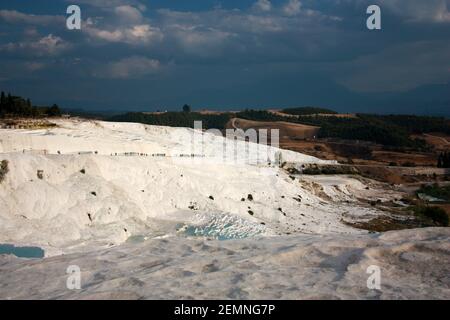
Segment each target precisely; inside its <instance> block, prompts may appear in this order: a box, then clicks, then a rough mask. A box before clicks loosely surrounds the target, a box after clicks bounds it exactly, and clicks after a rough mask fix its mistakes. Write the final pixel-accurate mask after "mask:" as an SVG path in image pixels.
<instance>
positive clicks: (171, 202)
mask: <svg viewBox="0 0 450 320" xmlns="http://www.w3.org/2000/svg"><path fill="white" fill-rule="evenodd" d="M56 124H57V125H58V127H55V128H51V129H45V130H10V129H4V130H0V150H1V151H3V153H0V160H8V163H9V172H8V174H7V175H6V177H5V179H4V181H3V182H2V183H1V184H0V243H13V244H16V245H37V246H40V247H42V248H43V249H45V252H46V255H47V256H53V255H56V254H60V253H68V252H74V251H87V250H93V249H97V248H99V247H109V246H112V245H118V244H122V243H124V242H125V241H127V240H128V239H130V238H131V239H133V238H135V237H143V238H153V237H160V236H167V235H182V236H184V235H188V236H199V235H200V236H208V237H212V238H219V239H220V238H222V239H223V238H243V237H248V236H258V235H264V236H274V235H281V234H295V233H303V234H304V233H307V234H336V233H338V234H345V233H352V234H358V233H363V232H364V231H362V230H357V229H354V228H352V227H350V226H349V225H348V224H347V223H345V222H346V221H347V222H351V221H354V220H365V219H368V218H370V217H374V216H377V215H380V214H382V213H381V212H379V211H377V210H376V209H373V208H367V207H364V206H363V205H361V204H359V203H358V201H357V200H356V199H357V198H368V197H378V195H377V192H376V191H375V190H370V192H368V191H367V190H366V186H365V185H364V184H363V183H361V182H359V181H357V180H355V179H352V178H346V177H336V178H335V180H334V181H333V183H332V184H330V183H328V184H322V183H321V182H320V180H317V181H318V182H315V181H314V179H313V180H311V178H309V179H308V180H303V179H301V178H295V179H293V177H290V176H288V175H287V174H286V173H285V172H283V171H281V170H279V169H278V168H276V167H273V166H268V165H267V158H266V159H265V160H263V159H264V158H261V157H260V159H259V160H261V161H262V162H261V163H260V164H258V165H256V164H245V163H234V162H233V161H222V158H221V159H218V158H217V154H218V153H219V149H220V148H221V147H222V146H223V142H224V138H222V137H218V136H214V135H212V134H205V137H204V141H203V143H202V144H203V148H202V150H203V151H204V153H203V155H204V156H205V157H202V158H199V159H195V158H194V159H192V158H190V157H189V158H186V157H177V156H172V157H171V156H168V155H170V154H173V155H179V154H182V153H183V152H185V153H188V154H190V150H189V140H190V135H191V134H192V132H193V131H192V130H190V129H185V128H181V129H175V128H166V127H154V126H146V125H141V124H128V123H109V122H97V121H76V120H57V121H56ZM183 140H184V142H186V143H181V142H180V141H183ZM183 148H184V149H183ZM267 149H268V152H267V154H269V156H270V157H273V156H274V154H275V152H279V149H276V148H271V147H267ZM24 150H25V152H24ZM43 150H45V151H46V152H43ZM174 150H175V151H174ZM83 151H91V152H94V153H92V154H81V155H80V154H79V153H80V152H83ZM133 152H136V153H139V154H147V155H151V154H166V157H153V156H142V155H137V156H115V154H124V153H128V154H129V153H133ZM281 152H282V153H283V158H284V159H286V160H290V161H297V162H298V163H304V162H321V160H319V159H316V158H313V157H310V156H306V155H303V154H300V153H295V152H290V151H281ZM267 154H266V155H265V156H267ZM256 157H257V158H258V157H259V153H258V154H256ZM369 193H370V194H369ZM378 193H383V197H387V198H389V197H390V198H394V197H395V196H396V194H395V193H392V194H391V193H387V192H385V191H383V190H379V192H378Z"/></svg>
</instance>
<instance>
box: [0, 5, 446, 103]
mask: <svg viewBox="0 0 450 320" xmlns="http://www.w3.org/2000/svg"><path fill="white" fill-rule="evenodd" d="M35 2H36V1H35ZM59 2H60V3H59V5H60V6H61V4H64V6H63V7H65V6H66V5H67V4H68V2H67V1H59ZM449 2H450V1H447V0H430V1H422V0H389V1H387V0H378V1H366V0H335V1H331V0H323V1H317V0H314V1H313V0H303V1H298V0H285V1H269V0H258V1H256V0H255V1H252V2H232V1H230V2H224V4H223V5H221V4H220V3H219V2H217V1H200V2H197V3H196V4H195V7H194V4H192V8H193V9H189V8H188V9H186V8H184V9H183V10H181V9H179V6H178V4H177V5H176V4H175V3H178V2H177V1H165V2H158V1H155V2H152V1H137V0H136V1H133V0H130V1H122V0H115V1H104V0H95V1H84V0H83V1H80V0H79V1H75V2H74V1H70V3H71V4H72V3H77V4H79V5H80V6H81V8H82V18H83V23H82V30H81V31H68V30H66V29H65V21H64V16H63V15H64V13H65V12H61V14H59V15H50V14H45V15H43V14H34V13H33V10H32V7H30V8H31V9H30V10H28V11H27V12H20V11H18V10H15V9H14V8H8V9H2V10H0V21H1V25H0V57H1V60H2V64H3V65H4V66H5V67H4V68H2V69H1V70H0V86H1V87H6V88H7V89H9V90H12V91H15V92H17V91H19V92H18V93H22V94H25V95H29V96H31V97H35V98H37V99H38V100H40V101H42V102H47V101H44V100H46V99H49V100H52V99H60V100H59V101H62V103H65V104H67V105H69V106H77V107H99V108H104V107H111V108H121V109H127V108H129V109H131V108H136V109H144V108H146V109H152V108H160V107H161V106H163V107H165V106H168V107H171V106H178V105H181V104H183V103H184V102H190V103H194V104H195V105H196V106H199V107H200V106H205V107H206V106H209V107H222V108H223V107H228V108H235V107H258V106H271V105H274V106H278V105H302V104H326V105H329V106H331V107H333V106H336V107H337V108H341V109H343V108H345V107H347V108H350V109H352V108H353V109H356V108H358V107H361V106H364V107H368V106H370V105H371V103H370V101H369V100H368V99H371V100H373V95H372V94H373V93H374V92H378V93H379V95H380V96H382V95H383V94H384V92H389V91H394V92H400V91H405V90H412V89H414V88H416V87H419V86H422V85H429V84H440V83H447V82H449V80H450V76H449V73H450V62H449V59H448V58H447V57H449V56H450V47H449V45H448V44H449V43H450V42H449V40H450V35H449V34H450V33H449V30H450V29H449V28H450V14H449V10H448V7H449ZM171 3H173V6H172V5H171ZM231 3H233V4H234V5H231ZM239 3H245V4H244V5H242V4H241V5H240V4H239ZM372 3H377V4H379V5H380V7H381V8H382V26H383V29H382V30H381V31H369V30H367V28H366V27H365V22H366V18H367V14H366V12H365V11H366V8H367V6H368V5H369V4H372ZM425 3H426V4H425ZM184 6H185V7H186V1H185V2H184ZM188 7H189V6H188ZM68 85H70V88H71V89H70V90H68V89H67V86H68ZM49 92H52V95H51V96H50V97H48V96H47V94H49ZM366 93H370V95H366ZM368 97H370V98H368ZM449 100H450V98H449ZM52 101H53V100H52ZM380 101H382V103H383V104H384V105H387V102H386V100H383V99H381V100H380ZM379 103H381V102H379Z"/></svg>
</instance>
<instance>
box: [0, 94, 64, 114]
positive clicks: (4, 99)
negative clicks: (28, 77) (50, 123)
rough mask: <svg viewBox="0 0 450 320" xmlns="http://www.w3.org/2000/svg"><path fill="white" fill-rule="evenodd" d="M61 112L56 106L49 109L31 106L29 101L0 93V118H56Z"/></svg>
mask: <svg viewBox="0 0 450 320" xmlns="http://www.w3.org/2000/svg"><path fill="white" fill-rule="evenodd" d="M58 116H61V110H60V108H59V107H58V105H56V104H54V105H52V106H51V107H37V106H33V105H32V103H31V100H30V99H24V98H22V97H19V96H13V95H11V93H8V94H5V92H3V91H2V92H1V97H0V117H1V118H5V117H32V118H39V117H58Z"/></svg>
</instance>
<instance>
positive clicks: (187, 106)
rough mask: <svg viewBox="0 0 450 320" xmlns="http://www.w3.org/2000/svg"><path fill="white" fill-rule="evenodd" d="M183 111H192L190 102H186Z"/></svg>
mask: <svg viewBox="0 0 450 320" xmlns="http://www.w3.org/2000/svg"><path fill="white" fill-rule="evenodd" d="M183 112H191V106H190V105H188V104H185V105H184V106H183Z"/></svg>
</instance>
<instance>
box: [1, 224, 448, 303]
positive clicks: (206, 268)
mask: <svg viewBox="0 0 450 320" xmlns="http://www.w3.org/2000/svg"><path fill="white" fill-rule="evenodd" d="M70 265H76V266H78V267H79V268H80V270H81V290H68V289H67V286H66V281H67V277H68V275H67V273H66V270H67V268H68V266H70ZM369 266H377V267H379V268H380V272H381V273H380V275H381V278H380V280H381V282H380V285H381V287H380V289H379V290H377V289H368V287H367V280H368V277H369V276H370V274H368V273H367V270H368V267H369ZM0 274H1V275H7V276H1V277H0V299H193V298H195V299H450V229H448V228H442V229H438V228H436V229H420V230H405V231H396V232H388V233H385V234H383V235H352V236H348V235H347V236H345V235H335V236H333V237H330V236H319V235H310V236H308V235H303V236H291V237H272V238H263V239H258V241H254V240H249V239H246V240H231V241H203V240H199V239H197V240H195V239H190V240H186V241H179V240H177V239H176V238H168V239H157V240H149V241H146V242H143V243H140V244H125V245H122V246H118V247H115V248H110V249H106V250H102V251H95V252H90V253H85V254H81V253H77V254H71V255H67V256H58V257H53V258H47V259H44V260H32V261H30V260H28V261H27V260H21V259H18V258H13V257H11V256H0Z"/></svg>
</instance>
